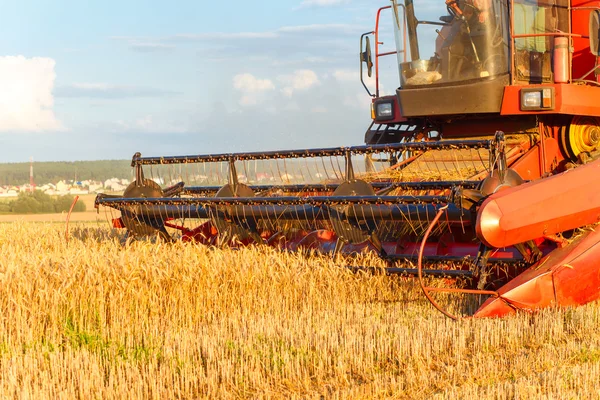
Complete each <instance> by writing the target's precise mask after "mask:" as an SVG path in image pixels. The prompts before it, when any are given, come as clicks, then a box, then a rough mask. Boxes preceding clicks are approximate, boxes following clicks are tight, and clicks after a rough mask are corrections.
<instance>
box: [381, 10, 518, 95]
mask: <svg viewBox="0 0 600 400" xmlns="http://www.w3.org/2000/svg"><path fill="white" fill-rule="evenodd" d="M402 1H403V0H400V2H397V0H392V4H393V6H394V7H393V8H394V11H396V12H394V13H393V14H394V19H395V21H394V29H395V30H396V46H397V48H398V50H399V53H398V54H399V57H398V63H399V66H400V81H401V84H402V86H403V87H405V86H419V85H432V84H449V83H452V82H457V81H464V80H473V79H487V78H490V77H494V76H497V75H502V74H506V73H508V70H509V67H508V66H509V53H508V49H509V41H508V30H509V29H508V26H509V25H508V20H507V18H508V9H507V4H506V2H505V1H501V0H458V1H457V2H456V5H455V7H454V8H452V7H448V8H447V7H446V4H445V2H444V1H443V0H439V5H432V3H430V2H427V3H425V4H427V6H425V7H423V8H419V2H415V5H414V6H413V2H412V0H405V1H404V4H403V3H402ZM420 4H422V5H423V4H424V3H422V2H421V3H420ZM405 32H406V33H405ZM405 35H406V43H408V44H407V45H405V44H404V43H405V41H404V37H405ZM405 47H408V48H407V49H406V51H407V53H408V54H409V57H408V61H406V62H405V61H404V57H403V56H401V55H402V54H403V53H400V51H401V50H403V49H404V48H405ZM411 60H412V61H411Z"/></svg>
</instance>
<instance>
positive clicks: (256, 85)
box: [233, 74, 275, 93]
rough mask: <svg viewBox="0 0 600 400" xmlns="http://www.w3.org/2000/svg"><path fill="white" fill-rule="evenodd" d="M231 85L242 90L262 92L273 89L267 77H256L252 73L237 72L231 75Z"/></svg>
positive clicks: (273, 86)
mask: <svg viewBox="0 0 600 400" xmlns="http://www.w3.org/2000/svg"><path fill="white" fill-rule="evenodd" d="M233 87H235V88H236V89H237V90H241V91H244V92H250V93H254V92H264V91H267V90H273V89H275V85H274V84H273V82H271V80H269V79H258V78H256V77H255V76H254V75H252V74H239V75H236V76H234V77H233Z"/></svg>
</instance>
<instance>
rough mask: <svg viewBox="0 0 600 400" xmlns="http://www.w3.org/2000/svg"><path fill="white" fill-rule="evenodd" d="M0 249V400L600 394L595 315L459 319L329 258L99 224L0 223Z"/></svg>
mask: <svg viewBox="0 0 600 400" xmlns="http://www.w3.org/2000/svg"><path fill="white" fill-rule="evenodd" d="M0 243H1V244H2V245H1V247H0V316H1V322H0V377H1V378H0V397H2V398H11V397H12V398H34V399H40V398H65V399H71V398H82V399H90V398H149V399H164V398H399V399H404V398H407V399H409V398H410V399H418V398H440V399H442V398H449V399H455V398H456V399H460V398H467V397H472V398H500V399H513V398H551V399H568V398H598V397H600V386H599V385H598V382H599V381H600V323H599V322H600V307H599V306H598V305H596V304H591V305H588V306H584V307H580V308H577V309H567V310H549V311H545V312H542V313H539V314H536V315H526V314H522V315H516V316H513V317H509V318H505V319H495V320H493V319H488V320H463V321H459V322H453V321H451V320H448V319H446V318H445V317H443V316H442V315H441V314H439V313H438V312H437V311H435V310H434V309H433V308H432V307H431V306H430V305H429V304H428V303H427V302H426V301H425V300H424V299H423V297H422V295H421V293H420V290H419V288H418V286H417V285H416V283H415V282H414V281H412V280H408V279H404V278H400V277H386V276H385V275H381V274H366V273H352V272H350V271H348V270H347V269H344V268H340V263H341V261H340V260H332V259H331V258H328V257H316V256H313V257H306V256H304V255H301V254H289V253H278V252H275V251H272V250H270V249H267V248H247V249H243V250H217V249H210V248H205V247H200V246H196V245H193V244H185V243H176V244H156V243H154V244H153V243H146V242H138V243H132V244H130V245H128V246H124V245H123V244H121V242H120V241H119V238H118V237H117V236H116V235H115V234H114V233H113V232H111V231H110V230H109V229H108V228H103V227H98V226H97V225H95V224H88V225H86V224H73V225H72V227H71V236H70V240H69V241H68V242H67V240H65V237H64V225H62V224H49V223H48V224H40V223H26V222H23V223H10V224H0ZM369 261H370V260H369V259H368V257H367V258H366V259H364V260H361V262H363V263H364V262H369Z"/></svg>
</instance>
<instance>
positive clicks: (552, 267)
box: [474, 230, 600, 317]
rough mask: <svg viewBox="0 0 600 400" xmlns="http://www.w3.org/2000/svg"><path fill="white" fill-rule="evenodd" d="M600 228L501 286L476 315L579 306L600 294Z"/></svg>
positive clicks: (496, 315)
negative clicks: (496, 294) (495, 296)
mask: <svg viewBox="0 0 600 400" xmlns="http://www.w3.org/2000/svg"><path fill="white" fill-rule="evenodd" d="M598 260H600V230H599V231H592V230H590V231H587V232H586V233H584V234H583V235H581V236H580V237H578V238H577V239H575V240H574V241H573V242H571V243H570V244H569V245H568V246H566V247H563V248H557V249H556V250H554V251H553V252H551V253H550V254H548V255H547V256H546V257H544V258H542V259H541V260H540V261H539V262H538V263H536V264H534V265H533V266H531V267H530V268H529V269H528V270H527V271H525V272H523V273H522V274H521V275H519V276H517V277H516V278H515V279H513V280H512V281H510V282H509V283H507V284H506V285H504V286H503V287H501V288H500V289H499V290H498V294H499V297H498V298H492V299H489V300H488V301H486V302H485V303H484V304H483V305H482V306H481V307H480V308H479V310H477V312H476V313H475V315H474V316H475V317H501V316H503V315H507V314H511V313H514V312H515V310H526V311H535V310H538V309H540V308H544V307H548V306H552V305H557V306H563V307H565V306H575V305H582V304H586V303H589V302H590V301H594V300H597V299H598V298H599V297H600V273H599V268H598V266H599V264H600V262H599V261H598Z"/></svg>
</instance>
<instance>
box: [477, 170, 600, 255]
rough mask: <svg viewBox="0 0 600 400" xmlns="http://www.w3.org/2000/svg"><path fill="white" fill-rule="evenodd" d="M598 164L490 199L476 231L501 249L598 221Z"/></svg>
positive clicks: (488, 243)
mask: <svg viewBox="0 0 600 400" xmlns="http://www.w3.org/2000/svg"><path fill="white" fill-rule="evenodd" d="M598 187H600V160H597V161H594V162H592V163H590V164H587V165H584V166H581V167H578V168H575V169H572V170H568V171H566V172H564V173H562V174H559V175H554V176H552V177H550V178H545V179H541V180H538V181H535V182H530V183H526V184H524V185H521V186H518V187H515V188H511V189H507V190H504V191H502V192H499V193H496V194H493V195H492V196H490V197H489V198H488V199H487V200H486V201H485V202H484V203H483V205H482V206H481V209H480V211H479V213H478V215H477V225H476V231H477V236H478V237H479V239H480V240H481V241H482V242H483V243H485V244H486V245H487V246H490V247H496V248H502V247H507V246H511V245H514V244H518V243H523V242H526V241H528V240H533V239H536V238H539V237H542V236H545V235H551V234H555V233H559V232H563V231H566V230H569V229H574V228H577V227H580V226H585V225H589V224H592V223H595V222H598V221H599V220H600V191H599V190H598Z"/></svg>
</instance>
